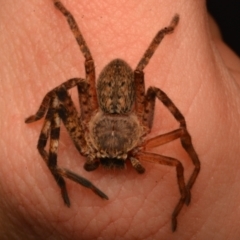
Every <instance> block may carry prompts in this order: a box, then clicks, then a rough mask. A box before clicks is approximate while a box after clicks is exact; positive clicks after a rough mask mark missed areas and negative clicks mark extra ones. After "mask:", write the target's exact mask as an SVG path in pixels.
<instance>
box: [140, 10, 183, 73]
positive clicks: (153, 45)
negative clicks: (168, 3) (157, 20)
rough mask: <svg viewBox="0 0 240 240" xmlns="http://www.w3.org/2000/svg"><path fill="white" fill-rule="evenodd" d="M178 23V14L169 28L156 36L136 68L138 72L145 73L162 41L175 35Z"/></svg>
mask: <svg viewBox="0 0 240 240" xmlns="http://www.w3.org/2000/svg"><path fill="white" fill-rule="evenodd" d="M178 22H179V15H178V14H176V15H175V16H174V17H173V18H172V20H171V23H170V25H169V26H168V27H165V28H163V29H161V30H160V31H159V32H158V33H157V34H156V36H155V37H154V38H153V40H152V42H151V43H150V45H149V47H148V48H147V50H146V51H145V53H144V55H143V57H142V58H141V60H140V61H139V63H138V65H137V67H136V71H143V69H144V68H145V67H146V66H147V64H148V63H149V61H150V59H151V57H152V56H153V54H154V52H155V51H156V49H157V48H158V46H159V44H160V43H161V41H162V40H163V38H164V37H165V35H167V34H170V33H173V31H174V29H175V27H176V26H177V24H178Z"/></svg>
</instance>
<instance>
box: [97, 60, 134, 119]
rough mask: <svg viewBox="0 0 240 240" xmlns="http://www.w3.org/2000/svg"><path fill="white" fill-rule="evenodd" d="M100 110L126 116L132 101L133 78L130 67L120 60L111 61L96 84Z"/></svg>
mask: <svg viewBox="0 0 240 240" xmlns="http://www.w3.org/2000/svg"><path fill="white" fill-rule="evenodd" d="M97 93H98V102H99V106H100V108H101V110H102V111H103V112H105V113H109V114H126V113H128V112H130V111H131V109H132V105H133V101H134V93H135V92H134V78H133V71H132V69H131V67H130V66H129V65H128V64H127V63H126V62H125V61H123V60H121V59H115V60H113V61H111V62H110V63H109V64H108V65H107V66H106V67H105V68H104V69H103V70H102V72H101V73H100V75H99V79H98V82H97Z"/></svg>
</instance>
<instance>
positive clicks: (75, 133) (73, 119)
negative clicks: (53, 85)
mask: <svg viewBox="0 0 240 240" xmlns="http://www.w3.org/2000/svg"><path fill="white" fill-rule="evenodd" d="M56 95H57V97H58V99H59V102H60V104H59V111H58V113H59V116H60V118H61V119H62V121H63V123H64V125H65V127H66V129H67V130H68V132H69V134H70V136H71V138H72V140H73V142H74V144H75V146H76V148H77V149H78V151H79V152H80V153H81V154H82V155H88V148H87V144H86V141H85V138H84V135H83V133H84V128H83V126H82V125H81V121H80V119H79V117H78V114H77V110H76V108H75V106H74V103H73V102H72V100H71V97H70V96H69V94H68V92H67V90H66V89H65V88H64V86H61V87H60V88H58V90H57V91H56ZM57 172H58V173H59V174H60V175H61V176H64V177H67V178H69V179H71V180H73V181H75V182H77V183H79V184H81V185H82V186H84V187H87V188H90V189H91V190H92V191H93V192H94V193H95V194H97V195H98V196H100V197H101V198H105V199H108V197H107V196H106V195H105V194H104V193H103V192H102V191H101V190H99V189H98V188H97V187H95V186H94V185H93V184H92V183H91V182H90V181H88V180H87V179H85V178H83V177H81V176H79V175H77V174H75V173H73V172H71V171H69V170H67V169H60V168H58V169H57Z"/></svg>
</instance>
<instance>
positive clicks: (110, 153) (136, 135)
mask: <svg viewBox="0 0 240 240" xmlns="http://www.w3.org/2000/svg"><path fill="white" fill-rule="evenodd" d="M141 135H142V128H141V127H139V123H138V119H137V117H136V116H135V115H134V114H130V115H128V116H114V115H112V116H111V115H108V116H106V115H104V113H98V114H97V115H96V116H95V117H94V118H93V121H91V123H90V138H91V142H92V145H93V146H94V148H95V150H96V151H97V155H98V158H113V159H114V158H119V159H126V158H127V153H128V151H130V150H131V149H133V148H134V147H135V146H137V144H138V142H139V139H141Z"/></svg>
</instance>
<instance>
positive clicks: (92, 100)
mask: <svg viewBox="0 0 240 240" xmlns="http://www.w3.org/2000/svg"><path fill="white" fill-rule="evenodd" d="M53 2H54V5H55V6H56V8H57V9H58V10H59V11H60V12H61V13H62V14H63V15H64V16H65V17H66V19H67V22H68V25H69V27H70V29H71V31H72V33H73V35H74V37H75V39H76V41H77V43H78V45H79V47H80V50H81V52H82V54H83V56H84V58H85V71H86V81H87V83H88V84H89V90H88V92H84V91H81V90H82V89H81V88H79V87H78V91H79V102H80V106H81V103H86V105H88V106H89V107H88V110H86V109H85V110H84V111H83V110H82V108H81V117H82V120H86V122H89V121H90V119H91V115H92V113H93V112H94V111H95V110H97V109H98V101H97V92H96V84H95V80H96V76H95V66H94V61H93V58H92V55H91V52H90V50H89V48H88V46H87V44H86V42H85V40H84V38H83V35H82V33H81V31H80V29H79V27H78V25H77V23H76V21H75V19H74V17H73V15H72V14H71V13H70V12H69V11H68V10H67V9H66V8H65V6H64V5H63V4H62V3H61V2H60V1H59V0H53Z"/></svg>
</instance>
